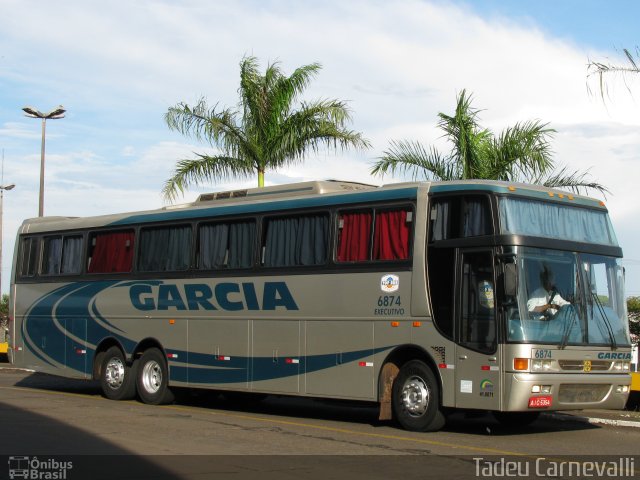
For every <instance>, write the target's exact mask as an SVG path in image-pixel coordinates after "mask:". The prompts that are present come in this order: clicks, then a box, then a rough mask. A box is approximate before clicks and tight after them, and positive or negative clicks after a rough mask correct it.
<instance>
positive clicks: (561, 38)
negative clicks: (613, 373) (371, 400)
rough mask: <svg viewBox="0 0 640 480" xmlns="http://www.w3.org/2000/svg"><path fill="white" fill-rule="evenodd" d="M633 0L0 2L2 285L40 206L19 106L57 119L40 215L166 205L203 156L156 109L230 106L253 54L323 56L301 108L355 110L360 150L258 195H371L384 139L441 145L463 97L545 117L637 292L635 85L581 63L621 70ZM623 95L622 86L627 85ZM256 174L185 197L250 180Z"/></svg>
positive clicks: (285, 178)
mask: <svg viewBox="0 0 640 480" xmlns="http://www.w3.org/2000/svg"><path fill="white" fill-rule="evenodd" d="M638 18H640V2H636V1H633V0H610V1H607V2H604V1H593V0H579V1H578V0H563V1H557V0H520V1H508V0H503V1H500V0H478V1H466V2H465V1H450V2H446V1H427V0H422V1H419V0H406V1H405V0H403V1H396V0H384V1H382V0H380V1H367V0H352V1H349V2H345V1H343V0H340V1H338V0H327V1H323V2H305V1H294V0H290V1H287V0H260V1H256V0H254V1H242V0H240V1H211V0H166V1H162V0H138V1H136V2H130V1H124V0H113V1H110V2H87V1H86V0H59V1H57V2H42V1H34V0H0V150H2V151H3V152H4V171H3V175H4V176H3V179H2V181H1V184H2V185H8V184H15V185H16V187H15V188H14V189H13V190H10V191H7V192H5V193H4V198H3V208H2V212H3V216H4V218H3V223H2V224H3V235H2V237H3V238H2V239H3V244H2V245H3V251H2V286H1V288H2V291H3V292H5V293H6V292H7V291H8V285H9V276H10V271H11V259H12V256H13V249H14V248H13V247H14V243H15V235H16V232H17V229H18V227H19V226H20V224H21V223H22V221H23V220H24V219H25V218H29V217H35V216H37V214H38V185H39V174H40V140H41V123H40V121H39V120H37V119H31V118H27V117H25V116H24V115H23V112H22V108H23V107H24V106H27V105H30V106H33V107H35V108H36V109H39V110H40V111H42V112H49V111H51V110H53V109H54V108H55V107H56V106H57V105H63V106H64V108H65V109H66V110H67V113H66V116H65V118H63V119H59V120H50V121H48V122H47V130H46V169H45V174H46V177H45V206H44V211H45V215H62V216H91V215H100V214H105V213H115V212H126V211H138V210H146V209H153V208H157V207H160V206H162V205H163V200H162V197H161V194H160V192H161V189H162V186H163V184H164V182H165V180H167V179H168V178H169V177H170V175H171V172H172V169H173V167H174V166H175V164H176V162H177V161H178V160H180V159H183V158H193V152H208V151H212V149H211V147H210V146H208V145H206V144H202V143H199V142H197V141H195V140H194V139H192V138H188V137H184V136H182V135H180V134H178V133H177V132H173V131H170V130H169V129H168V128H167V126H166V124H165V122H164V114H165V113H166V112H167V109H168V108H169V107H170V106H173V105H175V104H177V103H179V102H186V103H195V102H196V101H197V100H198V99H199V98H201V97H205V98H206V99H207V101H208V102H209V103H210V104H211V105H214V104H218V105H219V106H220V107H231V108H235V107H236V106H237V103H238V97H237V89H238V80H239V63H240V61H241V60H242V58H243V57H244V56H249V55H251V56H255V57H257V58H258V60H259V61H260V63H261V67H262V68H265V67H266V65H267V64H268V63H272V62H275V61H278V62H280V65H281V68H282V69H283V70H284V72H285V73H291V72H292V71H293V70H294V69H295V68H297V67H299V66H301V65H306V64H310V63H313V62H319V63H320V64H321V65H322V70H321V71H320V72H319V74H318V76H317V77H316V78H315V79H314V81H313V82H312V83H311V84H310V86H309V87H308V88H307V90H306V91H305V95H304V98H305V99H307V100H314V99H320V98H325V99H326V98H337V99H340V100H345V101H347V102H348V105H349V108H350V110H351V114H352V123H351V124H350V127H351V128H352V129H354V130H356V131H360V132H362V134H363V135H364V136H365V137H366V138H367V139H368V140H369V141H370V142H371V146H372V147H371V149H369V150H367V151H344V152H337V153H336V152H332V151H321V152H319V153H318V154H310V155H309V156H308V157H307V158H306V160H305V161H304V163H300V164H297V165H293V166H290V167H287V168H283V169H281V170H279V171H277V172H267V175H266V183H267V185H274V184H281V183H290V182H297V181H306V180H320V179H327V178H339V179H343V180H353V181H360V182H366V183H373V184H377V185H381V184H383V183H393V182H398V181H403V180H406V179H405V178H402V177H391V176H386V177H385V178H379V177H372V176H371V175H370V174H369V171H370V169H371V165H372V163H373V162H374V161H375V159H376V158H377V157H379V156H380V155H381V154H382V152H383V151H384V150H385V149H386V148H388V146H389V142H390V141H391V140H402V139H408V140H419V141H421V142H423V143H424V144H425V145H436V146H438V147H439V148H442V149H444V150H445V151H446V149H447V145H446V144H444V143H442V139H441V138H440V135H441V134H440V132H439V131H438V130H437V128H436V122H437V114H438V112H445V113H451V112H452V111H453V109H454V107H455V100H456V95H457V94H458V93H459V92H460V91H462V90H463V89H466V90H467V91H468V92H471V93H472V94H473V105H474V106H475V107H476V108H479V109H481V110H482V112H481V114H480V118H481V122H482V124H483V125H484V126H485V127H488V128H490V129H492V130H493V131H495V132H500V131H501V130H502V129H503V128H505V127H506V126H509V125H513V124H514V123H516V122H519V121H526V120H534V119H538V120H541V121H543V122H548V123H549V125H550V126H551V127H552V128H554V129H555V130H556V131H557V133H556V134H555V137H554V139H553V143H552V148H553V151H554V159H555V161H556V162H557V164H558V165H561V166H565V165H566V166H567V167H568V168H569V169H571V170H581V171H585V170H588V171H589V174H590V175H591V178H592V179H594V180H595V181H597V182H599V183H601V184H603V185H605V186H606V187H607V188H608V189H609V190H610V192H611V193H610V194H609V195H607V196H606V198H603V197H602V196H601V195H599V194H596V193H594V194H593V196H596V197H597V198H601V199H602V200H605V202H606V204H607V206H608V208H609V210H610V215H611V218H612V221H613V224H614V227H615V229H616V231H617V234H618V240H619V242H620V244H621V246H622V248H623V252H624V255H625V259H624V266H625V268H626V279H627V294H628V295H640V221H638V219H639V218H640V202H639V201H638V200H639V194H638V181H637V179H638V178H640V103H639V99H640V76H638V78H634V77H628V78H627V82H626V85H625V83H624V82H623V79H621V78H611V79H610V83H609V96H608V97H607V98H605V101H603V99H602V98H600V97H599V95H598V86H597V84H596V83H594V82H593V81H590V80H589V79H588V78H587V64H588V62H589V61H590V60H596V61H605V62H608V61H612V62H614V63H622V62H623V61H624V60H623V58H622V49H623V48H629V49H634V48H636V46H638V45H640V36H638V34H637V32H638V29H637V19H638ZM627 87H628V88H629V90H630V91H629V90H628V89H627ZM255 184H256V180H255V179H250V180H236V181H228V182H219V183H216V184H215V185H205V186H202V187H200V188H192V189H190V190H189V191H188V192H186V194H185V196H184V199H183V200H181V201H184V202H188V201H193V200H194V199H195V198H196V196H197V195H198V193H200V192H205V191H219V190H228V189H233V188H244V187H250V186H254V185H255Z"/></svg>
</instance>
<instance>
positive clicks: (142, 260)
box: [138, 225, 192, 272]
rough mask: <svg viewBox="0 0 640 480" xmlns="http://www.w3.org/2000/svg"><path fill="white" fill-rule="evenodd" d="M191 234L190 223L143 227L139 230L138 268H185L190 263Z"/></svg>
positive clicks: (163, 269)
mask: <svg viewBox="0 0 640 480" xmlns="http://www.w3.org/2000/svg"><path fill="white" fill-rule="evenodd" d="M191 236H192V232H191V225H171V226H169V227H154V228H143V229H142V230H141V231H140V242H139V243H140V246H139V248H140V252H139V254H138V270H140V271H141V272H175V271H180V270H187V269H188V268H189V266H190V264H191Z"/></svg>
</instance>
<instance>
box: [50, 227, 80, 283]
mask: <svg viewBox="0 0 640 480" xmlns="http://www.w3.org/2000/svg"><path fill="white" fill-rule="evenodd" d="M42 249H43V251H42V265H41V267H40V273H41V274H42V275H60V274H67V275H69V274H77V273H80V272H81V270H82V235H66V236H64V237H63V236H60V235H55V236H48V237H44V239H43V242H42Z"/></svg>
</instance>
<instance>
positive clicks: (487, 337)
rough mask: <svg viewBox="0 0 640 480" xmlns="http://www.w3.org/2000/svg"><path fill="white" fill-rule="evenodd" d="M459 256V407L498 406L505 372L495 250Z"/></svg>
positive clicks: (471, 250) (495, 408)
mask: <svg viewBox="0 0 640 480" xmlns="http://www.w3.org/2000/svg"><path fill="white" fill-rule="evenodd" d="M458 260H459V261H458V272H457V273H458V275H457V282H456V284H457V288H456V291H458V292H460V295H459V298H458V299H457V301H456V314H455V317H456V328H455V335H456V366H455V372H456V374H455V378H456V393H455V399H456V400H455V403H456V407H458V408H473V409H483V410H484V409H486V410H497V409H499V402H500V395H499V392H500V378H501V376H500V368H499V365H500V362H499V358H498V346H497V324H496V305H495V301H494V285H495V277H494V273H493V270H494V269H493V264H494V262H493V255H492V252H491V250H479V249H468V250H467V249H465V250H462V251H460V252H459V256H458Z"/></svg>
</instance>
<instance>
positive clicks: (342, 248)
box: [337, 211, 373, 262]
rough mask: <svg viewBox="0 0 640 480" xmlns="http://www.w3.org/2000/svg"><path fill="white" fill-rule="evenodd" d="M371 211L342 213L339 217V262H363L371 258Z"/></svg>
mask: <svg viewBox="0 0 640 480" xmlns="http://www.w3.org/2000/svg"><path fill="white" fill-rule="evenodd" d="M372 218H373V215H372V213H371V212H370V211H369V212H354V213H342V214H341V215H340V218H339V223H340V230H339V233H338V252H337V260H338V262H363V261H367V260H369V245H370V242H371V222H372Z"/></svg>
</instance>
